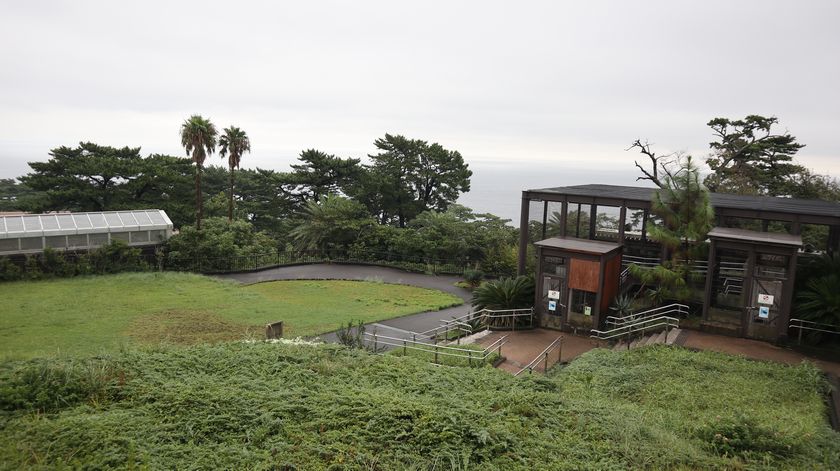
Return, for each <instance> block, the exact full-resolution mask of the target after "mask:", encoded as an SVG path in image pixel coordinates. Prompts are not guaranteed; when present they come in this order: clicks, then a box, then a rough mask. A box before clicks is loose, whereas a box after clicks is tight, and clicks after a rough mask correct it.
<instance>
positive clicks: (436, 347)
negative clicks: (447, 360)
mask: <svg viewBox="0 0 840 471" xmlns="http://www.w3.org/2000/svg"><path fill="white" fill-rule="evenodd" d="M437 362H438V346H437V342H435V364H437Z"/></svg>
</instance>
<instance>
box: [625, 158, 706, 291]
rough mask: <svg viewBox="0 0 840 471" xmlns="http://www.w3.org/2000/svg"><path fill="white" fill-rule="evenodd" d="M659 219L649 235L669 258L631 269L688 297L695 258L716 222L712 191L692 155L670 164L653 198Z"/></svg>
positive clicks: (649, 280) (639, 275)
mask: <svg viewBox="0 0 840 471" xmlns="http://www.w3.org/2000/svg"><path fill="white" fill-rule="evenodd" d="M651 212H652V213H653V215H654V216H657V218H655V219H654V220H657V219H658V221H659V222H657V223H654V224H651V225H650V226H649V229H648V237H650V239H652V240H654V241H656V242H659V243H660V244H662V246H663V247H664V248H665V249H666V252H667V254H668V258H667V259H666V260H663V261H662V263H661V264H660V265H659V266H657V267H654V268H651V269H646V268H641V267H638V266H636V265H631V271H632V272H633V274H634V275H635V276H638V277H639V278H640V279H641V280H642V282H643V283H644V284H646V285H650V284H653V285H655V286H658V287H659V288H660V290H661V292H662V293H664V296H665V297H668V298H673V299H678V300H685V299H687V298H688V296H689V294H690V291H689V283H688V282H689V277H690V276H692V271H691V269H692V266H693V265H694V261H695V260H697V259H698V258H700V257H702V254H701V251H702V250H703V243H704V241H705V240H706V238H707V235H708V233H709V231H710V230H711V229H712V226H713V224H714V211H713V210H712V205H711V203H710V201H709V191H708V190H707V189H706V188H705V187H704V186H703V184H702V183H701V182H700V171H699V169H698V168H697V165H696V164H695V163H694V161H693V159H692V158H691V156H686V157H683V158H680V159H679V160H678V161H677V162H676V164H675V167H674V168H668V169H667V172H665V176H664V178H663V179H662V188H661V189H660V190H659V191H656V192H655V193H654V195H653V199H652V201H651Z"/></svg>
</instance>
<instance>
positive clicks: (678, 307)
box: [604, 303, 689, 327]
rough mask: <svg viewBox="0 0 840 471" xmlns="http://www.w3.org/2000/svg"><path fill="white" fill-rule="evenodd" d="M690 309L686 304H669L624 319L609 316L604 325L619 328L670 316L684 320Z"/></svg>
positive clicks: (629, 315)
mask: <svg viewBox="0 0 840 471" xmlns="http://www.w3.org/2000/svg"><path fill="white" fill-rule="evenodd" d="M688 309H689V308H688V306H686V305H685V304H679V303H674V304H668V305H667V306H660V307H656V308H653V309H648V310H646V311H641V312H637V313H633V314H628V315H626V316H623V317H618V316H607V318H606V320H605V321H604V323H605V324H606V325H607V327H610V326H613V327H619V326H622V325H625V324H630V323H634V322H639V321H643V320H646V319H649V318H653V317H661V316H670V317H677V318H683V317H686V316H687V315H688Z"/></svg>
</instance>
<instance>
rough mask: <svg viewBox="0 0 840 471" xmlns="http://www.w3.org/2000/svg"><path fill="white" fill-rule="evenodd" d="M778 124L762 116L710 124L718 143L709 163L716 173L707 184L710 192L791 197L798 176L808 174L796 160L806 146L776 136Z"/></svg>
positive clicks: (784, 135)
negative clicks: (799, 152) (797, 154)
mask: <svg viewBox="0 0 840 471" xmlns="http://www.w3.org/2000/svg"><path fill="white" fill-rule="evenodd" d="M778 123H779V120H778V118H775V117H769V118H768V117H764V116H759V115H749V116H747V117H746V118H744V119H737V120H731V119H727V118H715V119H713V120H711V121H709V123H708V126H709V127H711V128H712V131H713V132H714V135H715V139H716V140H715V141H713V142H711V143H710V144H709V147H711V149H712V154H711V155H710V156H709V158H707V159H706V164H707V165H708V166H709V168H710V169H711V171H712V173H711V174H709V175H708V176H707V177H706V178H705V180H704V183H705V184H706V186H707V187H708V188H709V190H711V191H715V192H722V193H737V194H759V195H767V196H790V195H791V194H792V193H793V192H794V191H795V190H794V187H795V180H796V176H797V175H800V174H802V172H804V171H805V167H803V166H801V165H799V164H797V163H795V162H794V161H793V158H794V156H795V155H796V153H797V152H798V151H799V149H801V148H803V147H805V146H804V144H800V143H798V142H796V138H795V137H794V136H792V135H791V134H790V133H788V132H787V131H785V132H782V133H777V132H775V131H774V129H773V127H774V126H776V125H778Z"/></svg>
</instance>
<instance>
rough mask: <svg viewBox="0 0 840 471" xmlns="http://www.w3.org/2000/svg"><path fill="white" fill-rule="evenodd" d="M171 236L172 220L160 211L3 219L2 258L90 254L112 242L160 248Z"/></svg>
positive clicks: (0, 220) (0, 229)
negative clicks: (54, 252) (52, 251)
mask: <svg viewBox="0 0 840 471" xmlns="http://www.w3.org/2000/svg"><path fill="white" fill-rule="evenodd" d="M171 236H172V221H171V220H170V219H169V216H167V215H166V213H165V212H164V211H162V210H160V209H142V210H132V211H104V212H91V213H50V214H19V215H12V216H0V255H17V254H33V253H40V252H43V251H44V249H45V248H47V247H49V248H52V249H55V250H80V251H86V250H92V249H95V248H98V247H101V246H103V245H107V244H109V243H110V242H111V241H112V240H122V241H123V242H126V243H127V244H128V245H130V246H134V247H139V246H149V245H159V244H162V243H163V242H165V241H166V240H168V239H169V238H170V237H171Z"/></svg>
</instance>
